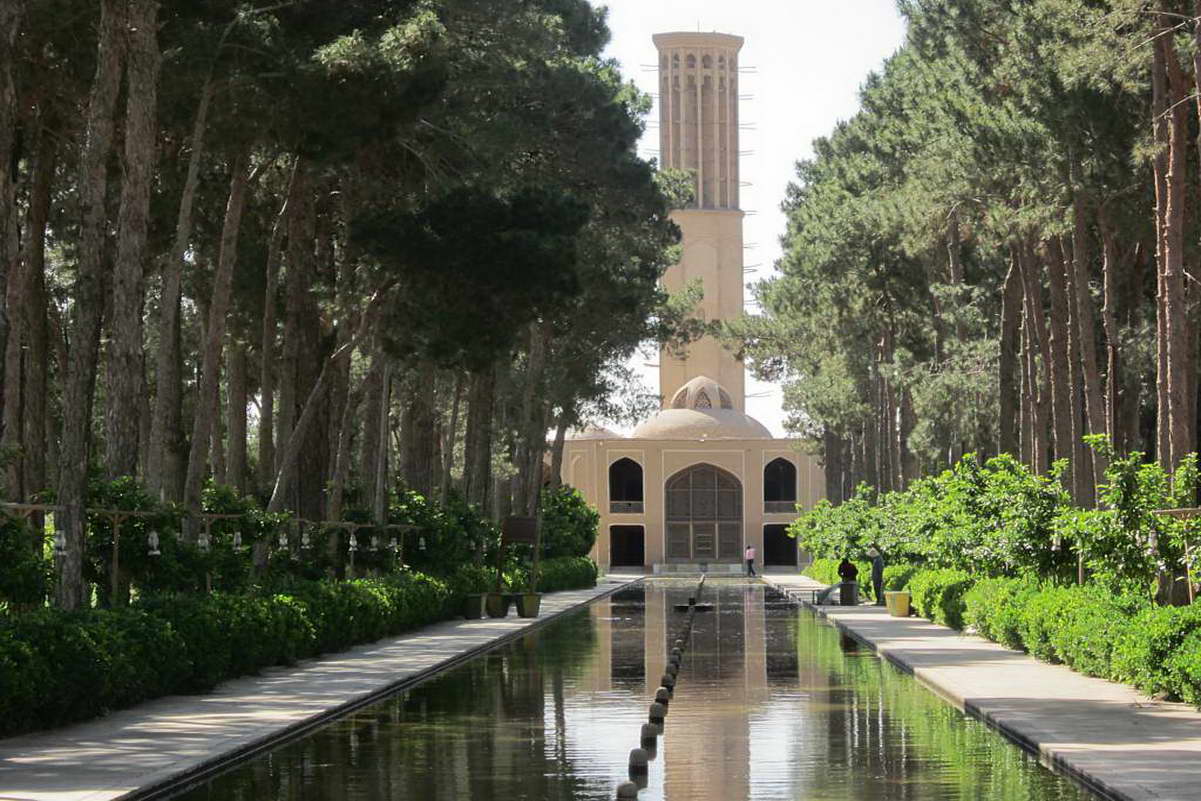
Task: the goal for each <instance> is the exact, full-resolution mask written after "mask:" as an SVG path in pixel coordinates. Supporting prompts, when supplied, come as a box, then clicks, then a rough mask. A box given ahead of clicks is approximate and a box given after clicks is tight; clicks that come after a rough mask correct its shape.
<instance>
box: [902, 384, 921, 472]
mask: <svg viewBox="0 0 1201 801" xmlns="http://www.w3.org/2000/svg"><path fill="white" fill-rule="evenodd" d="M915 428H917V414H916V413H915V412H914V411H913V393H912V392H911V391H910V389H909V387H905V388H904V389H902V390H901V428H900V434H901V471H902V475H901V479H902V486H901V489H908V488H909V485H910V484H911V483H912V482H914V481H916V480H917V478H918V475H919V473H920V470H919V468H918V463H917V454H915V453H914V452H913V451H912V450H911V449H910V448H909V439H910V438H911V437H912V436H913V429H915Z"/></svg>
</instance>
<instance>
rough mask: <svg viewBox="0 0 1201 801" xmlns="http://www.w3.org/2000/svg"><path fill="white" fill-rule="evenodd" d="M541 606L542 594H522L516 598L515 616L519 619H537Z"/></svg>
mask: <svg viewBox="0 0 1201 801" xmlns="http://www.w3.org/2000/svg"><path fill="white" fill-rule="evenodd" d="M541 606H542V593H540V592H523V593H521V594H520V595H518V596H517V614H518V616H519V617H538V610H539V608H540V607H541Z"/></svg>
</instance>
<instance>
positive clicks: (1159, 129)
mask: <svg viewBox="0 0 1201 801" xmlns="http://www.w3.org/2000/svg"><path fill="white" fill-rule="evenodd" d="M1168 29H1169V24H1168V23H1167V22H1166V21H1164V20H1161V21H1160V23H1159V25H1157V28H1156V41H1155V44H1154V45H1153V46H1152V48H1151V52H1152V66H1151V120H1152V130H1153V132H1154V139H1155V145H1156V153H1155V158H1154V159H1153V160H1152V166H1153V170H1154V177H1155V234H1156V236H1155V263H1156V272H1155V275H1156V289H1155V297H1156V304H1155V387H1156V402H1155V440H1156V448H1155V456H1156V459H1157V461H1158V462H1159V464H1160V465H1162V466H1163V467H1165V468H1168V469H1170V468H1171V466H1172V465H1171V445H1170V441H1169V436H1168V429H1169V425H1168V406H1169V403H1168V329H1167V313H1166V309H1165V308H1164V304H1163V297H1164V287H1163V268H1164V264H1165V262H1166V260H1167V243H1166V240H1165V236H1164V235H1165V233H1166V232H1167V229H1168V225H1167V219H1168V217H1167V209H1168V181H1167V176H1168V151H1169V142H1168V138H1169V137H1168V119H1167V117H1168V89H1167V75H1166V70H1167V67H1166V64H1165V61H1164V47H1162V46H1161V45H1160V44H1159V43H1160V42H1161V41H1163V40H1164V39H1165V37H1167V30H1168Z"/></svg>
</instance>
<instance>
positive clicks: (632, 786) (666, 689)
mask: <svg viewBox="0 0 1201 801" xmlns="http://www.w3.org/2000/svg"><path fill="white" fill-rule="evenodd" d="M704 589H705V576H701V580H700V583H698V584H697V585H696V590H695V592H693V594H692V595H691V596H690V597H689V598H688V610H687V612H685V614H684V624H683V625H682V626H681V627H680V631H679V633H678V634H677V636H676V638H675V640H674V641H673V642H672V647H671V655H670V656H669V657H668V659H667V669H666V671H665V672H664V673H663V676H662V677H661V678H660V679H659V688H658V689H657V690H655V700H654V701H652V702H651V705H650V710H649V713H648V715H647V718H648V722H646V723H643V724H642V729H641V731H640V733H639V742H640V745H639V747H638V748H634V749H633V750H631V751H630V780H629V781H626V782H622V783H621V784H620V785H618V787H617V798H618V799H619V801H626V800H628V799H632V798H637V797H638V791H639V790H641V789H643V788H645V787H646V786H647V779H648V775H649V773H650V761H651V760H652V759H654V758H655V756H656V754H657V753H658V746H659V735H661V734H662V733H663V727H664V726H665V725H666V722H667V709H668V706H669V705H670V704H671V699H672V698H673V697H674V696H675V691H676V678H677V677H678V676H679V673H680V662H681V661H682V660H683V658H684V650H685V649H686V648H687V647H688V642H689V640H690V639H691V638H690V635H691V634H692V623H693V621H694V620H695V618H696V610H697V603H698V601H699V599H700V597H701V592H702V591H703V590H704Z"/></svg>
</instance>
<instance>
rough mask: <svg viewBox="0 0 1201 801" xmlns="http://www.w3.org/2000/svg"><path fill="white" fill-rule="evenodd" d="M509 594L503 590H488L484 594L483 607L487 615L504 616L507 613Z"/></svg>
mask: <svg viewBox="0 0 1201 801" xmlns="http://www.w3.org/2000/svg"><path fill="white" fill-rule="evenodd" d="M509 600H510V599H509V595H508V593H503V592H490V593H488V594H487V595H485V596H484V609H485V610H486V611H487V612H488V617H506V616H507V615H508V614H509Z"/></svg>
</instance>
